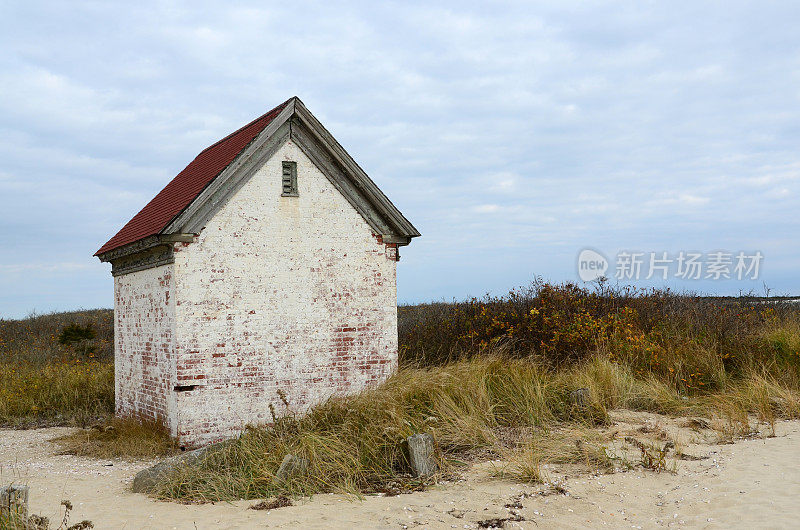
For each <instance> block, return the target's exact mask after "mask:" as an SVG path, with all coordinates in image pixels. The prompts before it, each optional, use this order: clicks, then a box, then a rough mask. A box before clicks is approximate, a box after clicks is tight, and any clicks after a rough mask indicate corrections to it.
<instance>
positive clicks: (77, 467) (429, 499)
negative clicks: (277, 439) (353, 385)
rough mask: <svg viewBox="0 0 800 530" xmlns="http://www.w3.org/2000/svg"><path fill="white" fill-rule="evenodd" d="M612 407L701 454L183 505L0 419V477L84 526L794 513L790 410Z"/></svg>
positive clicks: (53, 513) (368, 524) (770, 520)
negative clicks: (672, 412) (605, 469)
mask: <svg viewBox="0 0 800 530" xmlns="http://www.w3.org/2000/svg"><path fill="white" fill-rule="evenodd" d="M614 418H615V420H616V424H615V425H614V426H612V427H611V428H612V429H617V430H619V431H620V432H621V433H622V434H623V435H624V434H625V433H626V432H628V431H630V432H639V433H641V429H640V430H638V431H633V429H634V428H635V427H637V426H639V427H641V425H648V426H653V425H656V426H659V427H663V428H664V429H666V430H667V431H669V432H670V434H671V435H674V436H676V437H679V438H680V437H683V438H684V440H685V441H686V443H687V445H686V450H685V452H687V453H690V454H692V455H695V456H698V457H708V458H705V459H703V460H691V461H685V460H680V461H678V462H677V466H678V467H677V472H676V473H675V474H673V473H668V472H661V473H655V472H652V471H646V470H643V469H635V470H633V471H627V472H621V473H615V474H611V475H592V474H575V473H574V471H573V472H567V471H565V470H564V469H557V468H549V469H548V470H547V473H548V475H549V477H550V478H551V479H552V480H556V481H559V482H560V483H562V484H563V486H565V487H566V489H567V491H568V492H569V493H568V495H562V494H558V493H550V494H548V495H540V494H538V492H540V491H542V490H543V487H542V486H533V485H526V484H519V483H515V482H513V481H509V480H505V479H503V480H501V479H497V478H492V476H491V473H490V471H491V470H492V466H493V464H491V463H481V464H476V465H475V466H473V467H472V469H470V470H469V471H468V472H467V473H466V474H465V476H464V478H463V480H458V481H454V482H447V483H443V484H440V485H437V486H436V487H434V488H432V489H430V490H428V491H425V492H418V493H413V494H407V495H399V496H395V497H382V496H368V497H365V498H364V499H363V500H358V499H354V498H351V497H346V496H341V495H317V496H315V497H313V498H312V499H307V500H304V501H296V505H295V506H291V507H286V508H280V509H276V510H271V511H255V510H249V509H247V508H248V507H249V506H250V505H252V504H253V503H254V501H239V502H234V503H216V504H205V505H182V504H177V503H173V502H162V501H156V500H153V499H150V498H148V497H147V496H145V495H141V494H135V493H131V492H130V489H129V488H130V483H131V480H132V478H133V476H134V474H135V473H136V472H137V471H138V470H140V469H142V468H144V467H146V466H148V465H150V462H135V463H130V462H125V461H121V460H109V461H107V460H94V459H89V458H79V457H74V456H66V455H57V454H56V449H57V448H56V446H55V445H54V444H52V443H50V442H49V440H50V439H52V438H54V437H56V436H59V435H62V434H65V433H68V432H71V431H72V429H68V428H49V429H37V430H28V431H14V430H0V483H2V484H6V483H9V482H11V481H15V482H19V483H24V484H28V485H29V486H30V488H31V493H30V495H31V500H30V505H31V511H32V512H34V513H38V514H41V515H45V516H48V517H50V518H51V520H54V521H58V520H60V514H61V511H60V507H59V503H60V501H61V500H62V499H69V500H70V501H72V503H73V505H74V511H73V513H72V517H71V522H77V521H79V520H82V519H89V520H91V521H93V522H94V524H95V528H136V529H138V528H181V529H183V528H188V529H194V528H198V529H203V528H274V527H277V528H413V527H421V528H478V527H479V526H478V523H479V522H480V521H485V520H488V519H492V518H501V519H502V518H509V517H513V514H517V515H518V516H520V517H521V518H524V519H525V520H521V521H506V522H505V528H544V527H548V528H575V527H591V528H596V527H610V528H653V527H658V526H687V527H692V528H776V527H791V526H795V525H797V524H800V502H799V501H798V498H800V466H798V464H797V456H798V454H799V453H800V451H799V450H800V421H786V422H780V423H778V424H777V426H776V431H775V432H776V435H777V436H775V437H773V438H766V437H763V438H755V439H747V440H738V441H736V443H734V444H727V445H726V444H723V445H717V444H714V443H707V442H708V440H710V439H711V437H710V436H709V433H708V432H706V433H703V432H698V431H692V430H690V429H688V428H680V427H678V425H679V424H680V420H671V419H668V418H663V417H659V416H656V415H652V414H643V413H636V414H634V413H628V412H617V413H615V416H614ZM644 430H645V431H647V430H648V429H647V428H645V429H644ZM709 432H710V431H709ZM692 442H696V443H692ZM494 465H495V466H497V465H502V464H501V463H495V464H494ZM506 505H510V507H507V506H506ZM520 505H521V507H519V506H520ZM515 506H516V507H515Z"/></svg>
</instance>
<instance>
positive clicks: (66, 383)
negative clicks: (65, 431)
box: [0, 360, 114, 427]
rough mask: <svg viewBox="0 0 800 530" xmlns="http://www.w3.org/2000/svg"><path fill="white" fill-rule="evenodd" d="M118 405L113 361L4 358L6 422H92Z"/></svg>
mask: <svg viewBox="0 0 800 530" xmlns="http://www.w3.org/2000/svg"><path fill="white" fill-rule="evenodd" d="M113 411H114V365H113V364H112V363H110V362H100V361H90V362H81V361H68V360H64V361H54V362H49V363H28V362H0V425H3V426H9V427H34V426H46V425H77V426H86V425H91V424H93V423H96V422H97V421H99V420H100V419H101V418H104V417H106V416H108V415H109V414H113Z"/></svg>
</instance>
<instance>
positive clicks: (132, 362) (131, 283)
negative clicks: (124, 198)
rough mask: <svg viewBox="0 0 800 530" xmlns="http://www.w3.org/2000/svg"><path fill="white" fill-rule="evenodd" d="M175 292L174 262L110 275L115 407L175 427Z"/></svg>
mask: <svg viewBox="0 0 800 530" xmlns="http://www.w3.org/2000/svg"><path fill="white" fill-rule="evenodd" d="M173 293H174V288H173V266H172V265H163V266H161V267H155V268H152V269H146V270H142V271H138V272H133V273H130V274H125V275H123V276H117V277H115V278H114V355H115V362H114V375H115V394H116V412H117V414H118V415H120V416H137V417H143V418H149V419H154V420H164V421H166V423H167V424H168V425H169V426H170V427H171V429H172V430H173V433H176V432H177V423H176V422H175V419H176V418H175V414H174V397H173V392H172V387H173V384H174V373H175V367H174V357H173V355H172V352H173V347H174V344H173V330H174V326H175V297H174V296H173Z"/></svg>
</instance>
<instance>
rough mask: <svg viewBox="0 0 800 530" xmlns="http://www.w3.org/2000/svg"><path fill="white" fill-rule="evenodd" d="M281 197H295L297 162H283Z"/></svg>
mask: <svg viewBox="0 0 800 530" xmlns="http://www.w3.org/2000/svg"><path fill="white" fill-rule="evenodd" d="M282 186H283V187H282V189H283V191H282V193H281V196H282V197H297V162H286V161H284V162H283V178H282Z"/></svg>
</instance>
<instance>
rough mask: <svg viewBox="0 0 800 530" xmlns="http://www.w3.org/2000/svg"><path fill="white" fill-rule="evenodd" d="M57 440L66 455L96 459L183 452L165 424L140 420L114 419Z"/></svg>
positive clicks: (142, 456)
mask: <svg viewBox="0 0 800 530" xmlns="http://www.w3.org/2000/svg"><path fill="white" fill-rule="evenodd" d="M55 441H56V442H57V443H58V444H59V445H60V446H61V448H62V452H63V453H64V454H70V455H78V456H91V457H94V458H115V457H116V458H125V459H138V458H158V457H166V456H171V455H174V454H176V453H179V452H180V447H179V445H178V442H177V441H176V440H175V439H174V438H172V437H171V436H170V433H169V429H167V428H166V427H165V426H164V425H163V423H160V422H157V421H152V420H143V419H139V418H115V417H111V418H108V419H107V420H106V421H105V422H104V423H102V424H97V423H96V424H94V425H92V426H91V427H90V428H89V429H82V430H79V431H76V432H74V433H72V434H68V435H66V436H62V437H60V438H56V440H55Z"/></svg>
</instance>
